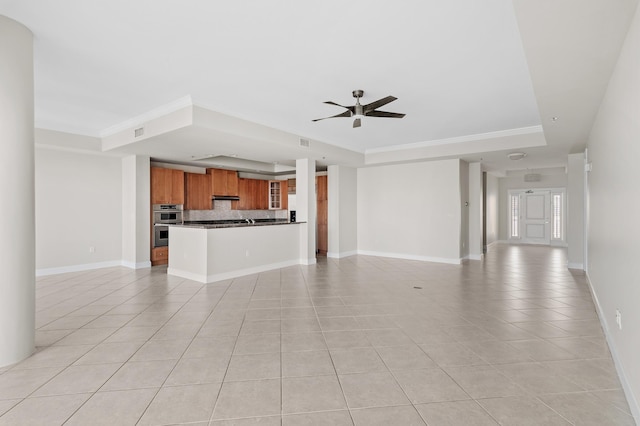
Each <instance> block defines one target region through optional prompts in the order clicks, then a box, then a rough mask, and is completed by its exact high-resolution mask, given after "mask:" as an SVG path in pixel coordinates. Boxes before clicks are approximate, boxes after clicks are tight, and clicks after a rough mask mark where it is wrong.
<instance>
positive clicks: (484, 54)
mask: <svg viewBox="0 0 640 426" xmlns="http://www.w3.org/2000/svg"><path fill="white" fill-rule="evenodd" d="M637 2H638V0H616V1H615V2H612V1H611V0H561V1H558V0H513V1H511V0H486V1H481V2H480V1H477V0H451V1H436V0H410V1H402V2H390V1H379V0H366V1H365V0H352V1H348V2H346V1H339V0H323V1H317V2H304V1H293V0H271V1H264V0H249V1H236V2H231V1H225V2H223V1H212V0H191V1H187V2H185V1H183V2H177V1H172V0H136V1H131V0H110V1H100V0H57V1H55V2H54V1H50V0H0V14H3V15H6V16H8V17H11V18H13V19H15V20H17V21H19V22H21V23H23V24H25V25H26V26H27V27H29V28H30V29H31V30H32V31H33V32H34V36H35V86H36V87H35V89H36V91H35V93H36V95H35V106H36V126H37V127H39V128H44V129H53V130H59V131H65V132H71V133H77V134H83V135H90V136H96V137H105V136H111V135H113V134H115V133H117V131H118V130H121V129H123V128H128V127H135V126H137V125H140V124H143V122H144V120H147V119H149V117H150V115H149V111H156V112H157V111H169V109H170V106H171V105H176V102H178V103H180V102H181V101H180V100H184V99H190V100H191V102H192V103H193V104H195V105H198V106H201V107H204V108H206V109H208V110H211V111H215V112H217V113H222V114H225V115H229V116H232V117H238V118H241V119H244V120H246V121H248V122H250V123H257V124H261V125H264V126H268V127H270V128H274V129H278V130H280V131H283V132H286V133H287V134H292V135H295V136H296V137H303V138H309V139H311V140H313V141H314V142H315V141H317V142H318V143H319V144H320V146H324V147H326V146H327V145H335V146H338V147H341V148H345V149H346V150H350V151H356V152H357V153H360V154H362V155H361V164H367V163H372V161H369V160H368V157H369V156H370V157H371V158H374V157H375V158H376V160H375V162H376V163H380V162H385V161H394V162H398V161H414V160H417V159H422V158H424V159H432V158H444V157H451V156H459V157H461V158H464V159H467V160H470V161H479V160H480V158H482V161H483V162H484V163H485V168H486V169H488V170H505V169H508V168H525V167H540V168H542V167H555V166H560V165H562V164H564V163H565V162H566V154H567V153H569V152H578V151H580V150H581V149H583V148H584V144H585V142H586V139H587V136H588V133H589V130H590V127H591V123H592V121H593V118H594V116H595V113H596V111H597V108H598V105H599V102H600V99H601V97H602V94H603V92H604V90H605V88H606V84H607V82H608V79H609V76H610V73H611V70H612V68H613V66H614V64H615V60H616V58H617V54H618V51H619V49H620V45H621V43H622V41H623V39H624V36H625V35H626V31H627V28H628V24H629V22H630V19H631V17H632V15H633V12H634V10H635V8H636V5H637ZM354 89H363V90H364V91H365V95H364V98H363V99H362V102H363V103H369V102H372V101H374V100H377V99H379V98H382V97H384V96H387V95H393V96H396V97H397V98H398V100H397V101H395V102H392V103H390V104H388V105H386V106H385V107H383V108H381V109H382V110H386V111H394V112H402V113H405V114H407V115H406V117H405V118H403V119H387V118H365V119H364V121H363V126H362V127H361V128H359V129H353V128H351V120H350V119H347V118H337V119H331V120H323V121H319V122H315V123H314V122H312V121H311V120H312V119H314V118H320V117H326V116H330V115H335V114H338V113H341V112H343V111H344V110H343V109H341V108H339V107H336V106H331V105H326V104H323V102H324V101H329V100H331V101H335V102H337V103H339V104H343V105H352V104H353V103H354V99H353V98H352V96H351V91H352V90H354ZM169 112H170V111H169ZM553 116H557V117H558V118H559V119H558V120H557V121H555V122H552V121H551V117H553ZM136 121H139V122H136ZM217 130H218V129H215V128H211V126H203V127H201V128H199V129H198V131H194V130H193V129H191V130H190V131H185V132H183V133H176V134H171V133H166V134H164V135H157V136H153V138H154V139H153V141H154V142H155V143H149V142H150V141H149V140H147V141H146V143H144V144H143V143H141V142H133V141H132V142H131V144H130V146H128V147H124V146H123V147H120V148H118V149H121V150H122V151H123V152H125V151H126V152H136V153H147V154H148V155H151V156H154V157H159V158H164V159H169V160H171V159H173V160H178V161H183V160H185V159H188V158H192V157H198V156H203V155H208V154H215V155H230V154H232V152H231V151H233V148H232V147H230V146H228V145H229V140H234V138H233V137H229V139H228V140H227V141H223V138H224V136H225V132H221V131H217ZM532 132H533V133H536V132H537V134H538V135H539V137H538V138H529V139H527V140H533V139H535V143H531V145H530V146H522V145H523V141H524V139H522V138H520V139H518V138H517V137H514V136H513V135H518V134H520V133H527V134H529V133H532ZM487 134H489V135H491V136H492V137H493V136H495V137H496V138H498V139H500V141H499V143H498V142H496V141H493V140H492V141H493V142H492V143H488V142H487ZM190 135H193V136H190ZM227 135H228V134H227ZM228 136H229V135H228ZM191 139H194V140H191ZM196 139H197V140H196ZM262 142H264V141H262ZM476 142H477V143H476ZM136 144H137V145H136ZM245 145H246V146H245ZM442 145H447V147H450V149H448V150H447V151H446V152H444V151H443V150H442V149H433V147H434V146H436V147H437V146H442ZM463 146H464V149H463ZM533 146H536V147H533ZM254 147H255V145H254ZM280 148H282V149H273V150H270V155H260V156H259V157H260V158H257V157H258V156H256V155H254V154H252V152H253V151H254V150H252V149H251V144H250V143H248V144H242V143H239V144H238V149H237V152H233V154H234V155H239V156H241V157H245V158H248V159H252V160H259V161H266V162H273V161H277V162H282V163H286V162H288V161H289V162H290V161H291V160H292V159H295V158H296V156H297V155H299V152H298V151H295V150H293V151H292V150H291V149H290V148H291V147H280ZM458 148H460V149H458ZM512 150H519V151H525V152H527V153H528V154H529V156H528V157H527V158H526V159H525V160H523V161H522V162H518V163H519V164H517V165H514V164H513V162H512V163H511V164H510V163H509V162H508V161H507V160H506V156H505V154H506V153H507V152H510V151H512ZM267 151H269V150H267ZM394 151H396V152H395V155H390V156H389V157H388V160H387V157H385V155H386V154H385V155H382V154H380V153H381V152H383V153H386V152H394ZM327 152H328V151H327ZM443 153H444V154H443ZM316 154H317V155H318V156H319V157H318V158H319V159H320V160H321V157H322V156H325V155H324V154H323V153H316ZM334 154H335V158H330V159H326V158H325V160H321V161H325V162H326V163H329V162H331V161H333V162H335V163H340V162H341V159H340V158H339V157H340V153H333V152H332V154H331V155H334ZM349 155H350V154H348V153H347V156H349ZM353 158H354V157H353V156H350V160H349V161H346V160H344V161H342V162H343V163H350V164H353Z"/></svg>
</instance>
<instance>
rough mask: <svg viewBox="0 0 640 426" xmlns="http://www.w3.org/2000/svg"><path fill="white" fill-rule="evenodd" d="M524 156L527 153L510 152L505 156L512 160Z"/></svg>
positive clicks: (520, 158)
mask: <svg viewBox="0 0 640 426" xmlns="http://www.w3.org/2000/svg"><path fill="white" fill-rule="evenodd" d="M526 156H527V154H525V153H524V152H512V153H510V154H507V157H508V158H509V160H513V161H518V160H522V159H523V158H524V157H526Z"/></svg>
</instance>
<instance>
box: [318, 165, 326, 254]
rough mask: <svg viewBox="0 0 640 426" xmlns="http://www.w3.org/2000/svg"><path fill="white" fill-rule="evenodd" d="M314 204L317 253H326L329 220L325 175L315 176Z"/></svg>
mask: <svg viewBox="0 0 640 426" xmlns="http://www.w3.org/2000/svg"><path fill="white" fill-rule="evenodd" d="M316 205H317V217H316V220H317V226H318V229H317V237H318V241H317V246H318V254H322V255H326V254H327V251H328V250H329V226H328V225H329V221H328V212H329V209H328V193H327V177H326V176H318V177H316Z"/></svg>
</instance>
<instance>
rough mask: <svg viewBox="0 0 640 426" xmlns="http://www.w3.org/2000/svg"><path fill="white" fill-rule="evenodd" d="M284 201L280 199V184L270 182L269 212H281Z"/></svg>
mask: <svg viewBox="0 0 640 426" xmlns="http://www.w3.org/2000/svg"><path fill="white" fill-rule="evenodd" d="M281 205H282V199H281V198H280V182H278V181H277V180H270V181H269V210H280V208H281Z"/></svg>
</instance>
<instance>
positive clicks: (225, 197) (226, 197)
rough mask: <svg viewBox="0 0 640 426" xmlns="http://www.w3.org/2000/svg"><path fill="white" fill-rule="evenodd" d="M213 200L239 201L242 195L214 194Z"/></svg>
mask: <svg viewBox="0 0 640 426" xmlns="http://www.w3.org/2000/svg"><path fill="white" fill-rule="evenodd" d="M211 199H212V200H214V201H215V200H229V201H238V200H239V199H240V197H238V196H237V195H214V196H213V197H211Z"/></svg>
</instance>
